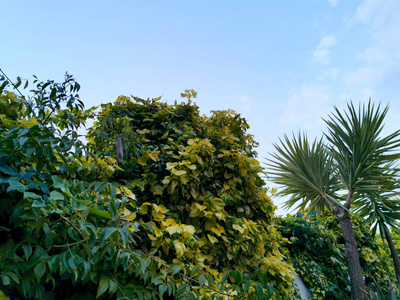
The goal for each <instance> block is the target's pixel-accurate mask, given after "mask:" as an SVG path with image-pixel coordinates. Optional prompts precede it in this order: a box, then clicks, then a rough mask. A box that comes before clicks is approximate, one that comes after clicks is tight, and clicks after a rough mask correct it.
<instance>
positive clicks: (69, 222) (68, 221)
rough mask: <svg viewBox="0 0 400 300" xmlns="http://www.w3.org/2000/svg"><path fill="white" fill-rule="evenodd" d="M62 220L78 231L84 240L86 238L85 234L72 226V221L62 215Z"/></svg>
mask: <svg viewBox="0 0 400 300" xmlns="http://www.w3.org/2000/svg"><path fill="white" fill-rule="evenodd" d="M60 217H61V219H63V220H64V221H65V222H67V223H68V224H69V225H71V226H72V228H74V229H75V230H76V231H78V232H79V234H80V235H81V236H82V237H83V238H84V237H85V236H84V235H83V233H82V232H81V231H80V230H79V229H78V228H77V227H76V226H75V225H74V224H72V222H71V221H70V220H68V219H67V218H66V217H64V216H63V215H60Z"/></svg>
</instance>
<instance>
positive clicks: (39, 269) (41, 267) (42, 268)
mask: <svg viewBox="0 0 400 300" xmlns="http://www.w3.org/2000/svg"><path fill="white" fill-rule="evenodd" d="M33 272H34V274H35V277H36V279H37V281H38V282H39V281H40V279H41V278H42V276H43V275H44V273H45V272H46V263H44V262H40V263H39V264H38V265H36V267H35V268H34V269H33Z"/></svg>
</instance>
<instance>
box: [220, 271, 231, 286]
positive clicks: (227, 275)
mask: <svg viewBox="0 0 400 300" xmlns="http://www.w3.org/2000/svg"><path fill="white" fill-rule="evenodd" d="M228 277H229V273H226V274H225V275H224V276H223V277H222V280H221V284H222V285H223V284H224V283H225V281H226V280H227V279H228Z"/></svg>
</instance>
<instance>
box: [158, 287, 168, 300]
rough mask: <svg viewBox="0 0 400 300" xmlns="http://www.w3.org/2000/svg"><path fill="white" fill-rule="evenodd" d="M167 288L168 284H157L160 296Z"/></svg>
mask: <svg viewBox="0 0 400 300" xmlns="http://www.w3.org/2000/svg"><path fill="white" fill-rule="evenodd" d="M167 289H168V286H166V285H165V284H161V285H159V286H158V292H159V294H160V297H162V295H163V294H164V293H165V291H166V290H167Z"/></svg>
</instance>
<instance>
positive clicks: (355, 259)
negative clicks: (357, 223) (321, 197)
mask: <svg viewBox="0 0 400 300" xmlns="http://www.w3.org/2000/svg"><path fill="white" fill-rule="evenodd" d="M336 217H337V218H338V221H339V225H340V228H341V229H342V233H343V238H344V243H345V249H346V261H347V268H348V269H349V275H350V285H351V299H352V300H362V299H366V297H367V295H366V291H365V284H364V280H363V278H362V273H361V265H360V258H359V256H358V247H357V242H356V239H355V237H354V231H353V224H352V222H351V219H350V214H349V212H348V211H347V210H346V209H344V208H341V207H337V209H336Z"/></svg>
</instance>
